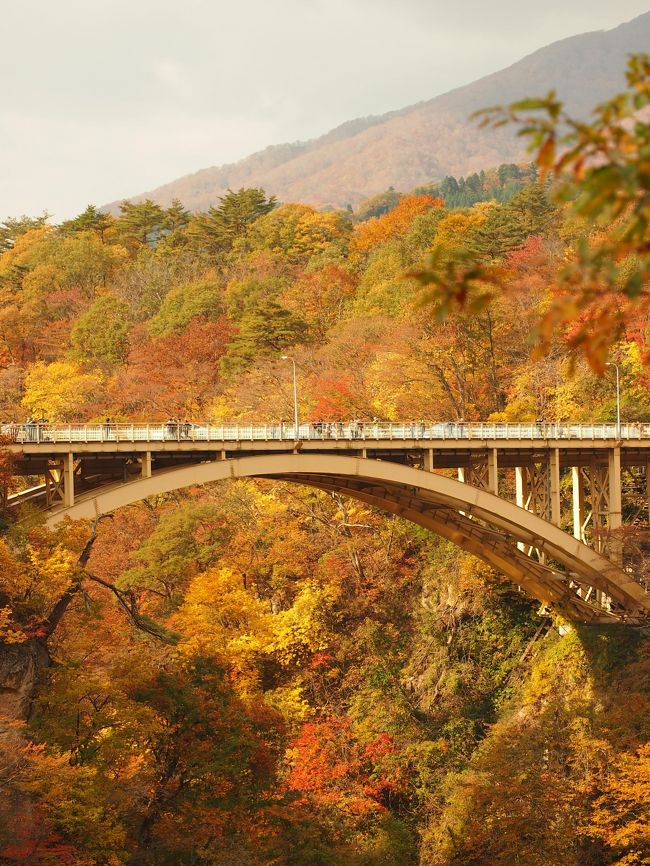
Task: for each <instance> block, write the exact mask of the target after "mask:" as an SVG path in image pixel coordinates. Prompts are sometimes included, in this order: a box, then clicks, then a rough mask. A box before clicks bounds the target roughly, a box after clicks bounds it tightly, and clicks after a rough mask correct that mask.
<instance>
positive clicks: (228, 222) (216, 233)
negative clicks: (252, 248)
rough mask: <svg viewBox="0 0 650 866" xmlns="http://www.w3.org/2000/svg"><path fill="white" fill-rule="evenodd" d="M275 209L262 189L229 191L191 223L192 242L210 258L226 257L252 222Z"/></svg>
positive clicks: (273, 201)
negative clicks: (224, 255) (224, 254)
mask: <svg viewBox="0 0 650 866" xmlns="http://www.w3.org/2000/svg"><path fill="white" fill-rule="evenodd" d="M275 206H276V200H275V196H271V197H270V198H268V199H267V197H266V194H265V192H264V190H262V189H257V188H248V189H246V188H243V187H242V188H241V189H240V190H238V191H237V192H233V191H232V190H228V192H227V193H226V195H224V196H221V198H220V199H219V205H218V207H211V208H210V209H209V210H208V212H207V214H202V215H201V216H199V217H197V219H196V220H195V221H194V222H193V223H192V226H191V236H192V241H193V243H194V244H195V245H200V247H201V248H202V249H203V250H204V251H206V252H207V253H209V254H210V255H211V256H213V257H214V256H219V255H220V254H223V253H227V252H228V251H229V250H230V249H231V248H232V246H233V244H234V243H235V241H236V240H237V239H238V238H243V237H244V235H245V233H246V230H247V229H248V227H249V226H250V225H252V223H254V222H255V220H257V219H258V218H259V217H261V216H263V215H264V214H267V213H269V212H270V211H272V210H273V208H274V207H275Z"/></svg>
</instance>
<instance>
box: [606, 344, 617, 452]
mask: <svg viewBox="0 0 650 866" xmlns="http://www.w3.org/2000/svg"><path fill="white" fill-rule="evenodd" d="M605 366H606V367H614V368H615V369H616V435H617V437H618V438H619V439H620V437H621V380H620V377H619V372H618V364H615V363H614V362H613V361H608V362H607V363H606V364H605Z"/></svg>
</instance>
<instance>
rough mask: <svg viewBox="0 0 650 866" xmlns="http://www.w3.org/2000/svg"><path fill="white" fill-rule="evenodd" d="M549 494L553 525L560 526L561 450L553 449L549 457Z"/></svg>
mask: <svg viewBox="0 0 650 866" xmlns="http://www.w3.org/2000/svg"><path fill="white" fill-rule="evenodd" d="M548 476H549V478H548V481H549V484H548V494H549V499H550V511H551V523H554V524H555V525H556V526H559V525H560V518H561V506H560V449H559V448H551V450H550V452H549V455H548Z"/></svg>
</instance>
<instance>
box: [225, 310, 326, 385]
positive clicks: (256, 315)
mask: <svg viewBox="0 0 650 866" xmlns="http://www.w3.org/2000/svg"><path fill="white" fill-rule="evenodd" d="M308 339H309V327H308V325H307V323H306V322H304V321H303V320H302V319H301V318H300V317H299V316H296V315H295V314H294V313H291V312H289V310H287V309H285V308H284V307H282V306H281V305H280V304H278V303H276V302H275V301H272V300H262V301H260V302H259V303H254V302H252V303H251V304H250V306H248V307H247V308H246V309H245V310H244V312H243V313H242V316H241V318H240V320H239V323H238V332H237V334H236V336H235V337H234V339H233V340H232V342H231V344H230V346H229V348H228V354H227V355H226V356H225V357H224V359H223V361H222V365H223V367H224V369H225V370H226V371H232V370H236V369H241V368H242V367H245V366H246V365H248V364H250V363H251V362H252V361H253V360H255V359H256V358H263V357H264V356H268V355H275V356H278V355H280V354H281V353H282V352H283V351H284V350H285V349H288V348H290V347H291V346H295V345H296V344H297V343H304V342H306V341H307V340H308Z"/></svg>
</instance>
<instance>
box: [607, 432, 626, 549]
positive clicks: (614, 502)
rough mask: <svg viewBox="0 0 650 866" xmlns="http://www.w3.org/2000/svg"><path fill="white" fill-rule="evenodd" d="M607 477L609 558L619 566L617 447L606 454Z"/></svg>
mask: <svg viewBox="0 0 650 866" xmlns="http://www.w3.org/2000/svg"><path fill="white" fill-rule="evenodd" d="M608 464H609V466H608V469H609V471H608V475H609V513H608V515H607V523H608V526H609V530H610V532H611V531H613V532H614V535H613V536H611V538H610V544H609V550H610V556H611V558H612V559H613V560H614V562H616V563H618V564H620V563H622V561H623V539H622V537H621V534H620V531H619V530H620V529H621V527H622V526H623V501H622V500H623V496H622V484H621V449H620V447H619V446H616V447H615V448H612V449H611V451H610V452H609V454H608Z"/></svg>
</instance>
